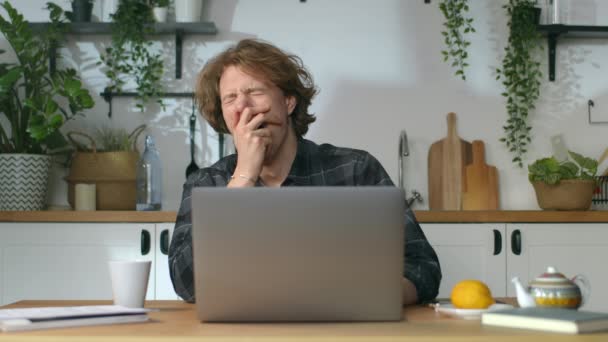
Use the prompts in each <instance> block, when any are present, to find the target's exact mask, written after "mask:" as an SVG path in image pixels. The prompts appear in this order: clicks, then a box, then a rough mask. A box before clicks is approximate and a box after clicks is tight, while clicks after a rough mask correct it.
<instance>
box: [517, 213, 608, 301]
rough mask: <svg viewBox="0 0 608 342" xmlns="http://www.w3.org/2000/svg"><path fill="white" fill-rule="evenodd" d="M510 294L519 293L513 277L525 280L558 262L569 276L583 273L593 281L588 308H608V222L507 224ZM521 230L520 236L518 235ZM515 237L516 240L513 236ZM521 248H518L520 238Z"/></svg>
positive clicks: (563, 271)
mask: <svg viewBox="0 0 608 342" xmlns="http://www.w3.org/2000/svg"><path fill="white" fill-rule="evenodd" d="M507 233H508V234H509V239H508V247H507V248H508V253H507V255H508V256H507V265H508V266H507V281H508V283H509V287H508V291H507V294H508V295H509V296H515V288H514V287H513V286H512V284H511V279H512V278H513V277H515V276H518V277H519V278H520V279H521V281H522V283H524V284H527V283H528V282H529V281H531V280H532V279H534V278H535V277H537V276H538V275H540V274H541V273H543V272H544V271H545V270H546V268H547V266H554V267H555V268H557V269H558V270H559V271H560V272H561V273H563V274H564V275H566V276H567V277H570V278H571V277H574V276H575V275H576V274H583V275H585V276H586V277H587V279H588V280H589V282H590V284H591V290H592V291H591V297H590V301H589V302H588V303H586V304H585V305H584V309H585V310H594V311H605V312H608V291H606V289H608V273H607V272H606V267H605V264H604V262H605V260H608V224H605V223H604V224H602V223H597V224H596V223H574V224H572V223H568V224H566V223H559V224H554V223H551V224H550V223H535V224H515V223H513V224H509V225H508V226H507ZM518 234H519V238H517V235H518ZM512 239H513V240H512ZM518 239H519V240H520V244H519V245H520V246H519V247H520V248H519V249H521V251H520V252H519V254H517V252H518V248H517V247H518V243H517V240H518Z"/></svg>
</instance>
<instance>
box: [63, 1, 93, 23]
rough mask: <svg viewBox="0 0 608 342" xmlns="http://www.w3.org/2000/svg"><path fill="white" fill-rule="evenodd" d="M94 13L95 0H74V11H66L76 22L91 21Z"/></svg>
mask: <svg viewBox="0 0 608 342" xmlns="http://www.w3.org/2000/svg"><path fill="white" fill-rule="evenodd" d="M92 14H93V0H72V12H66V15H67V17H68V18H69V19H70V20H71V21H73V22H76V23H79V22H90V21H91V15H92Z"/></svg>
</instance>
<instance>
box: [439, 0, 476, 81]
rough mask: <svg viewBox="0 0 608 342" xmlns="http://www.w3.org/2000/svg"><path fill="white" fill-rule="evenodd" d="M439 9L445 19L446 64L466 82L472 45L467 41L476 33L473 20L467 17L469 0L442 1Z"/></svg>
mask: <svg viewBox="0 0 608 342" xmlns="http://www.w3.org/2000/svg"><path fill="white" fill-rule="evenodd" d="M439 9H440V10H441V13H443V16H444V18H445V22H444V23H443V26H444V27H445V30H444V31H442V32H441V34H442V35H443V38H444V43H445V46H446V49H445V50H442V51H441V53H442V54H443V60H444V62H448V63H450V62H451V64H452V67H453V68H455V69H456V71H455V73H454V74H455V75H456V76H460V77H461V78H462V80H466V75H465V73H464V69H465V68H466V67H467V66H469V64H468V63H467V62H466V60H467V58H468V52H467V48H468V46H469V45H471V43H470V42H469V41H467V40H466V37H465V36H466V35H467V34H470V33H473V32H475V28H473V18H470V17H467V16H466V14H467V12H468V11H469V1H468V0H442V1H441V2H440V3H439Z"/></svg>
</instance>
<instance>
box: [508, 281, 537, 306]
mask: <svg viewBox="0 0 608 342" xmlns="http://www.w3.org/2000/svg"><path fill="white" fill-rule="evenodd" d="M511 282H512V283H513V285H515V292H516V293H517V304H519V307H521V308H531V307H534V306H536V302H535V301H534V298H533V297H532V295H531V294H530V291H527V290H526V289H525V288H524V286H523V285H522V284H521V282H520V281H519V277H513V279H511Z"/></svg>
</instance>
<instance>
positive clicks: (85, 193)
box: [74, 183, 96, 210]
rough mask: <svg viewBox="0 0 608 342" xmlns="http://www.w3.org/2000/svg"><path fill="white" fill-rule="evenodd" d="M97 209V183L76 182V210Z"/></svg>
mask: <svg viewBox="0 0 608 342" xmlns="http://www.w3.org/2000/svg"><path fill="white" fill-rule="evenodd" d="M95 209H96V202H95V184H84V183H81V184H76V186H75V189H74V210H95Z"/></svg>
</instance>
